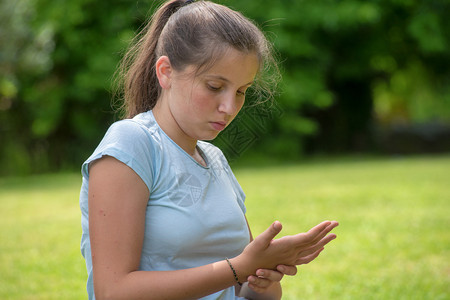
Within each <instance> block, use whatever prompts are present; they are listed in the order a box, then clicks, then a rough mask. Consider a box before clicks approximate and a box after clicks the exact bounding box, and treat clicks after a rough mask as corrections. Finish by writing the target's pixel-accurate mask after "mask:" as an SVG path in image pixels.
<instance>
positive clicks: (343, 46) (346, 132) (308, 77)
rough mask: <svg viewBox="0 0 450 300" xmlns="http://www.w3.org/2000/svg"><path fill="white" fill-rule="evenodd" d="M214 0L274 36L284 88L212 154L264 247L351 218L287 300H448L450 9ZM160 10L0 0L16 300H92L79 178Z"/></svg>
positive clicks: (0, 232) (246, 111) (2, 210)
mask: <svg viewBox="0 0 450 300" xmlns="http://www.w3.org/2000/svg"><path fill="white" fill-rule="evenodd" d="M217 2H219V3H223V4H226V5H228V6H230V7H232V8H235V9H237V10H239V11H242V12H243V13H244V15H246V16H248V17H250V18H251V19H253V20H255V21H256V22H257V23H258V24H259V25H260V27H261V28H262V29H263V31H264V32H265V33H266V34H267V36H268V38H269V39H270V40H271V41H272V42H273V44H274V47H275V49H276V51H277V56H278V59H279V61H280V69H281V72H282V75H283V80H282V81H281V84H280V87H279V95H278V96H277V97H276V99H275V100H276V101H275V102H274V103H264V104H261V105H258V106H252V105H246V106H244V108H243V110H242V111H241V113H240V114H239V115H238V117H237V118H236V120H235V121H234V122H233V123H232V124H231V125H230V126H229V128H227V129H226V130H225V131H224V132H223V133H222V134H221V135H219V137H218V138H217V139H216V140H215V141H214V143H216V144H217V145H219V146H220V147H221V148H222V149H223V150H224V152H225V154H226V155H227V157H228V158H229V160H230V161H231V163H232V164H234V166H233V169H234V171H235V174H236V177H237V178H238V180H239V182H240V184H241V186H242V187H243V189H244V190H245V192H246V195H247V201H246V207H247V208H248V213H247V217H248V220H249V222H250V224H251V226H252V230H253V233H254V235H255V236H256V235H257V234H258V233H260V232H262V231H263V230H264V229H265V228H267V226H268V224H270V223H271V222H273V221H274V220H280V221H281V222H282V223H283V227H284V229H283V234H284V235H287V234H295V233H297V232H299V231H303V230H307V229H308V228H310V227H312V226H313V225H315V224H317V223H318V222H320V221H322V220H323V219H335V220H338V221H339V222H340V226H339V227H338V228H337V229H336V233H337V235H338V239H337V240H336V241H335V242H334V241H333V243H332V244H331V245H330V247H328V246H327V249H326V255H321V256H320V257H319V258H318V263H317V264H316V263H313V264H308V265H306V266H301V267H300V268H299V276H295V277H288V278H285V279H283V294H284V296H283V299H287V300H298V299H374V300H375V299H376V300H378V299H395V300H398V299H408V300H409V299H433V300H435V299H442V300H444V299H450V296H449V295H450V288H449V287H450V284H449V283H450V260H449V259H448V258H449V257H450V232H449V230H448V228H449V226H450V219H449V212H450V201H449V199H450V186H449V184H448V181H449V175H450V173H449V170H450V155H449V154H450V51H449V46H450V18H449V14H448V13H449V12H450V1H448V0H426V1H418V0H372V1H366V0H340V1H332V0H279V1H274V0H271V1H268V0H245V1H242V0H241V1H239V0H223V1H217ZM159 3H160V1H157V2H155V1H151V0H146V1H142V0H0V228H1V229H0V274H1V275H0V298H1V299H86V291H85V283H86V279H87V275H86V268H85V264H84V260H83V258H82V256H81V254H80V250H79V242H80V236H81V226H80V210H79V206H78V195H79V191H80V185H81V178H80V177H81V174H80V166H81V164H82V162H83V161H84V160H85V159H86V158H87V157H88V156H89V155H90V154H91V153H92V152H93V150H94V148H95V147H96V146H97V144H98V143H99V142H100V139H101V138H102V136H103V135H104V133H105V131H106V129H107V128H108V127H109V126H110V125H111V124H112V123H113V122H114V121H116V120H118V119H119V117H120V114H119V113H117V112H116V109H115V108H116V107H117V106H118V103H117V101H116V102H114V101H112V93H111V90H112V89H111V86H112V82H113V75H114V72H115V70H116V67H117V64H118V62H119V60H120V58H121V57H122V55H123V53H124V51H125V50H126V48H127V45H128V44H129V42H130V40H131V38H132V37H133V36H134V35H135V33H136V32H138V31H139V28H141V26H142V24H143V23H144V22H145V21H146V19H147V18H148V16H149V15H151V12H152V10H153V9H154V8H155V7H156V6H157V5H158V4H159ZM251 100H252V99H247V101H248V102H250V103H251V102H252V101H251ZM441 154H442V155H441ZM267 162H268V163H267ZM273 162H274V163H273ZM240 164H242V165H240ZM246 164H248V165H246ZM43 173H45V174H43ZM36 174H37V175H36ZM24 175H27V176H24ZM28 175H33V176H28ZM34 175H36V176H34Z"/></svg>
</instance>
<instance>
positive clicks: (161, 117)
mask: <svg viewBox="0 0 450 300" xmlns="http://www.w3.org/2000/svg"><path fill="white" fill-rule="evenodd" d="M162 102H163V101H158V102H157V104H156V105H155V107H154V108H153V110H152V111H153V115H154V116H155V120H156V122H157V123H158V125H159V127H160V128H161V129H162V130H163V131H164V133H165V134H167V136H168V137H170V138H171V139H172V140H173V141H174V142H175V143H176V144H177V145H178V146H180V148H181V149H183V150H184V151H185V152H186V153H187V154H189V155H190V156H192V157H194V158H195V156H196V155H198V151H197V140H196V139H193V138H191V137H189V136H188V135H187V134H186V133H184V131H183V130H182V129H181V128H180V126H178V123H177V122H176V121H175V118H174V117H173V116H172V114H171V113H170V110H166V109H164V105H163V104H162Z"/></svg>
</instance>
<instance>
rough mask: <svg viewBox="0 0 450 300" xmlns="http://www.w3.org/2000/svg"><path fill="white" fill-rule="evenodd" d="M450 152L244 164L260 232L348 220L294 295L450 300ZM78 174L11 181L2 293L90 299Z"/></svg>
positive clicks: (287, 284) (4, 201)
mask: <svg viewBox="0 0 450 300" xmlns="http://www.w3.org/2000/svg"><path fill="white" fill-rule="evenodd" d="M449 168H450V157H448V156H447V157H445V156H442V157H428V158H427V157H422V158H420V157H417V158H409V159H404V158H398V159H357V160H355V159H352V160H338V161H336V160H328V161H323V160H319V161H314V162H311V163H308V164H299V165H284V166H281V165H278V166H272V167H267V166H266V167H262V166H259V167H240V168H237V169H236V170H235V174H236V177H237V178H238V180H239V182H240V184H241V185H242V187H243V189H244V191H245V193H246V195H247V200H246V206H247V218H248V219H249V224H250V226H251V228H252V232H253V235H254V236H256V235H258V234H260V233H261V232H262V231H263V230H264V229H266V228H267V226H268V225H269V224H270V223H272V222H273V221H274V220H276V219H277V220H280V221H281V222H282V224H283V231H282V232H281V236H283V235H288V234H295V233H297V232H299V231H304V230H307V229H309V228H310V227H312V226H313V225H315V224H317V223H319V222H320V221H322V220H324V219H336V220H338V221H339V222H340V225H339V227H337V228H336V230H335V232H336V234H337V235H338V237H337V239H336V240H335V241H333V242H331V244H330V245H328V246H327V247H326V249H325V251H324V252H323V253H322V254H321V255H320V256H319V257H318V258H317V260H316V261H315V262H312V263H311V264H308V265H303V266H300V267H299V269H298V272H299V273H298V275H297V276H295V277H289V276H286V277H285V278H284V279H283V287H284V297H283V299H286V300H297V299H393V300H394V299H395V300H397V299H433V300H434V299H448V298H449V296H450V290H449V284H450V278H449V276H448V270H449V268H450V262H449V260H448V257H449V255H450V253H449V250H450V234H449V231H448V211H449V209H450V202H449V201H448V199H449V198H450V188H449V186H448V170H449ZM80 180H81V179H80V176H79V175H77V174H76V173H74V174H53V175H40V176H32V177H23V178H0V199H1V201H0V227H1V228H2V229H3V230H1V231H0V240H1V241H2V242H1V243H0V274H1V283H2V284H0V298H1V299H36V300H37V299H85V298H86V297H87V296H86V292H85V284H86V280H87V273H86V268H85V264H84V261H83V258H82V256H81V253H80V250H79V246H80V244H79V242H80V236H81V226H80V210H79V206H78V201H77V198H78V195H79V189H80Z"/></svg>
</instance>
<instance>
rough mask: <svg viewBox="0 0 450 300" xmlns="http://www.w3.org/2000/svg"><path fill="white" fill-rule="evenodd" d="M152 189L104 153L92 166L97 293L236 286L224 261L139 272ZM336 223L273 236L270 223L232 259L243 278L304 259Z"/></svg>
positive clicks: (188, 295)
mask: <svg viewBox="0 0 450 300" xmlns="http://www.w3.org/2000/svg"><path fill="white" fill-rule="evenodd" d="M148 198H149V191H148V189H147V187H146V185H145V183H144V182H143V181H142V179H141V178H140V177H139V176H138V175H137V174H136V173H135V172H134V171H133V170H132V169H130V168H129V167H128V166H126V165H125V164H123V163H121V162H119V161H118V160H116V159H114V158H112V157H104V158H102V159H100V160H98V161H97V162H95V163H94V164H93V165H92V166H91V170H90V177H89V233H90V240H91V251H92V264H93V275H94V291H95V295H96V298H97V299H99V300H101V299H197V298H200V297H203V296H206V295H209V294H212V293H214V292H217V291H220V290H223V289H225V288H228V287H230V286H232V285H234V284H235V279H234V276H233V273H232V271H231V269H230V267H229V265H228V263H227V262H226V261H225V260H222V261H219V262H215V263H212V264H209V265H205V266H200V267H196V268H191V269H185V270H177V271H139V270H138V269H139V263H140V257H141V249H142V245H143V239H144V228H145V211H146V206H147V201H148ZM336 225H337V223H336V224H335V225H333V223H332V222H323V223H321V224H319V225H317V226H316V227H314V228H313V229H311V230H310V231H309V232H308V233H302V234H298V235H295V236H290V237H283V238H281V239H277V240H273V239H274V238H275V236H276V235H277V234H278V233H279V232H280V230H281V224H280V223H274V224H272V225H271V226H270V227H269V228H268V229H267V230H266V231H265V232H263V233H262V234H261V235H259V236H258V237H256V238H255V240H254V241H252V242H251V243H250V244H249V245H248V246H247V247H246V248H245V249H244V251H243V252H242V253H241V254H240V255H239V256H237V257H234V258H232V259H230V261H231V263H232V264H233V266H234V268H235V269H236V272H237V273H238V275H239V278H241V280H244V281H245V280H246V279H247V278H249V276H251V275H253V274H256V273H257V270H259V269H267V270H270V269H275V268H276V267H277V266H278V265H280V264H284V265H297V264H302V263H305V257H307V256H308V255H312V254H314V253H315V252H316V251H318V250H319V249H320V248H322V247H323V246H324V245H325V244H326V243H328V242H329V241H330V240H331V239H332V238H333V235H332V234H330V235H328V236H326V234H327V233H328V232H329V231H330V230H331V229H332V228H333V227H335V226H336Z"/></svg>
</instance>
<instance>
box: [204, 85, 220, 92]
mask: <svg viewBox="0 0 450 300" xmlns="http://www.w3.org/2000/svg"><path fill="white" fill-rule="evenodd" d="M206 86H207V87H208V89H209V90H211V91H213V92H218V91H220V90H221V89H222V87H221V86H218V85H214V84H210V83H208V84H207V85H206Z"/></svg>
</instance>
